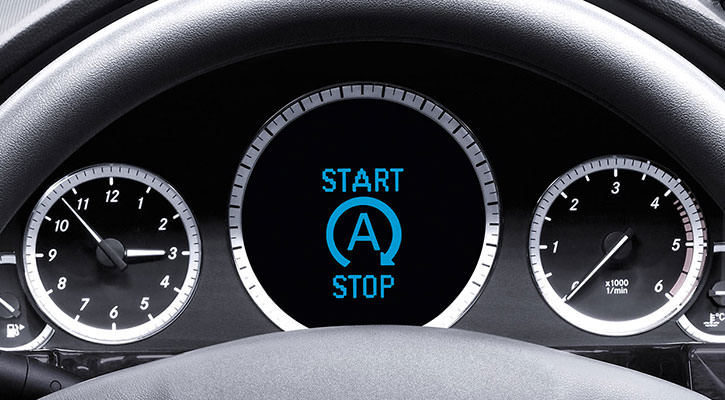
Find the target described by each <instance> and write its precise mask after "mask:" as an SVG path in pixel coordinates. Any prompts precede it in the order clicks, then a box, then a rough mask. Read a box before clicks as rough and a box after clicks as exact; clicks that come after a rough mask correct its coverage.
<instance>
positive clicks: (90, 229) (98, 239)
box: [60, 197, 103, 243]
mask: <svg viewBox="0 0 725 400" xmlns="http://www.w3.org/2000/svg"><path fill="white" fill-rule="evenodd" d="M60 199H61V201H63V204H65V205H66V206H67V207H68V209H69V210H70V211H71V212H72V213H73V215H74V216H75V217H76V218H77V219H78V221H80V223H81V225H83V227H84V228H86V230H87V231H88V233H90V234H91V236H93V239H94V240H95V241H96V243H101V241H102V240H103V239H102V238H101V235H99V234H98V233H96V231H94V230H93V228H91V226H90V225H88V223H87V222H86V221H85V220H83V218H81V216H80V215H78V213H77V212H76V210H75V209H74V208H73V207H71V205H70V204H68V202H67V201H65V199H64V198H62V197H61V198H60Z"/></svg>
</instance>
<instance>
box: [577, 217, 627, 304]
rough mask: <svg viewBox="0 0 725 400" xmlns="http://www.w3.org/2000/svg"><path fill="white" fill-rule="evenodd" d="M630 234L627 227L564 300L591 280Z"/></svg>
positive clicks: (625, 241)
mask: <svg viewBox="0 0 725 400" xmlns="http://www.w3.org/2000/svg"><path fill="white" fill-rule="evenodd" d="M631 236H632V230H631V229H627V230H626V231H625V232H624V234H623V235H622V238H621V239H619V241H618V242H617V244H615V245H614V247H612V249H611V250H609V252H608V253H607V254H605V255H604V257H603V258H602V259H601V260H599V262H598V263H597V265H596V266H595V267H594V269H593V270H592V271H591V272H589V275H587V276H586V278H584V280H583V281H581V282H580V283H579V284H578V285H576V287H574V290H572V291H571V293H569V294H568V295H567V296H566V297H565V298H564V301H569V300H571V298H572V297H574V295H575V294H577V293H578V292H579V289H581V288H582V286H584V285H585V284H586V283H587V282H589V280H591V279H592V277H593V276H594V275H595V274H596V273H597V272H599V270H600V269H601V268H602V267H603V266H604V264H606V263H607V261H609V259H610V258H612V257H613V256H614V255H615V254H616V253H617V251H619V249H621V248H622V246H624V244H625V243H627V241H628V240H629V239H630V238H631Z"/></svg>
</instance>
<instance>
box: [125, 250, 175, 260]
mask: <svg viewBox="0 0 725 400" xmlns="http://www.w3.org/2000/svg"><path fill="white" fill-rule="evenodd" d="M165 255H166V250H148V249H126V254H125V257H124V258H126V259H129V258H143V257H163V256H165Z"/></svg>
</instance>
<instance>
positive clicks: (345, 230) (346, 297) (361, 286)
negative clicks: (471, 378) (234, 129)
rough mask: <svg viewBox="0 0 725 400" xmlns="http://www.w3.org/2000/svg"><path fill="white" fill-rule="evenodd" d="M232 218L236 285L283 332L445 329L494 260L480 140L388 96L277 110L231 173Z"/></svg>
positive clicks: (309, 98) (413, 99)
mask: <svg viewBox="0 0 725 400" xmlns="http://www.w3.org/2000/svg"><path fill="white" fill-rule="evenodd" d="M229 207H230V212H229V224H230V236H231V245H232V249H233V252H234V259H235V262H236V264H237V268H238V271H239V276H240V277H241V279H242V283H243V285H244V287H245V289H246V290H247V291H248V292H249V294H250V296H251V297H252V299H254V301H255V302H256V303H257V305H259V307H260V308H261V309H262V310H263V311H264V312H265V313H266V315H267V316H268V317H269V318H270V319H271V320H272V321H274V322H275V323H276V324H277V325H278V326H279V327H281V328H282V329H299V328H303V327H318V326H329V325H352V324H408V325H428V326H436V327H449V326H451V325H452V324H453V323H454V322H456V321H457V320H458V318H460V317H461V315H463V313H464V312H465V311H466V310H467V309H468V307H470V305H471V304H472V303H473V302H474V301H475V300H476V298H477V297H478V294H479V293H480V291H481V289H482V287H483V285H484V284H485V282H486V278H487V276H488V273H489V270H490V269H491V266H492V265H493V261H494V256H495V254H496V248H497V246H498V231H499V224H500V218H499V200H498V194H497V190H496V183H495V181H494V178H493V175H492V173H491V168H490V165H489V163H488V160H487V159H486V156H485V154H484V152H483V149H482V148H481V145H480V144H479V142H478V140H477V139H476V137H475V136H474V135H473V133H472V132H471V131H470V130H469V129H468V128H467V127H466V126H465V125H464V124H463V123H462V122H461V121H460V120H458V119H457V118H456V117H455V116H453V115H452V114H451V113H450V112H448V111H447V110H445V109H444V108H443V107H441V106H440V105H438V104H437V103H436V102H435V101H433V100H432V99H430V98H428V97H425V96H422V95H420V94H417V93H415V92H412V91H410V90H407V89H401V88H399V87H395V86H390V85H382V84H372V83H363V84H351V85H341V86H334V87H330V88H326V89H323V90H319V91H316V92H314V93H311V94H307V95H305V96H302V97H300V98H299V99H297V100H295V101H293V102H292V103H290V104H289V105H288V106H287V107H285V108H284V109H282V110H281V111H280V112H279V113H278V114H276V115H275V116H274V117H273V118H272V119H271V120H270V121H269V122H268V123H267V124H265V125H264V126H263V127H262V129H261V130H260V131H259V133H258V134H257V136H256V137H255V139H254V141H253V142H252V144H251V145H250V146H249V149H248V150H247V151H246V153H245V154H244V156H243V158H242V159H241V162H240V164H239V168H238V171H237V176H236V179H235V182H234V188H233V190H232V195H231V201H230V205H229Z"/></svg>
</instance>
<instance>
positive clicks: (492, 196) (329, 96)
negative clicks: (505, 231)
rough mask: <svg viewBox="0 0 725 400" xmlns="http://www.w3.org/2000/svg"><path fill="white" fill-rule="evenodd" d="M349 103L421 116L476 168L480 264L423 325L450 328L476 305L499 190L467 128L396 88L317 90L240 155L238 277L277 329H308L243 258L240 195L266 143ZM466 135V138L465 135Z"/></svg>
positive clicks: (494, 241) (233, 221)
mask: <svg viewBox="0 0 725 400" xmlns="http://www.w3.org/2000/svg"><path fill="white" fill-rule="evenodd" d="M352 99H375V100H380V101H389V102H392V103H397V104H400V105H403V106H405V107H408V108H410V109H412V110H415V111H417V112H420V113H422V114H423V115H425V116H426V117H428V118H430V119H431V120H433V121H435V122H436V123H437V124H438V125H439V126H441V127H442V128H443V129H444V130H445V131H447V132H448V133H449V134H450V135H451V137H452V138H454V139H455V140H456V142H457V143H458V144H459V145H460V146H461V148H462V149H463V150H464V152H465V153H466V155H467V157H468V158H469V160H470V161H471V164H472V165H471V166H472V167H473V168H474V170H475V173H476V176H477V178H478V180H479V184H480V186H481V191H482V194H483V199H484V204H485V221H483V222H482V224H484V225H485V233H484V240H483V243H482V244H481V247H482V248H481V253H480V256H479V260H478V262H477V264H476V267H475V269H474V271H473V273H472V274H471V277H470V279H469V280H468V282H467V283H466V285H465V286H464V287H463V288H462V290H461V291H460V293H459V294H458V296H457V297H456V298H455V299H454V301H453V302H452V303H451V304H450V305H449V306H448V307H447V308H446V309H445V310H444V311H443V312H442V313H440V314H439V315H438V316H437V317H435V318H434V319H433V320H431V321H429V322H428V323H426V324H425V326H428V327H438V328H448V327H450V326H452V325H453V324H454V323H455V322H456V321H458V319H460V318H461V316H463V314H465V313H466V311H468V309H469V308H470V307H471V305H472V304H473V303H474V302H475V301H476V299H477V298H478V296H479V295H480V293H481V291H482V289H483V287H484V286H485V283H486V280H487V278H488V275H489V273H490V271H491V267H492V265H493V263H494V260H495V257H496V250H497V247H498V244H499V229H500V224H501V217H500V215H501V214H500V205H499V196H498V189H497V185H496V182H495V179H494V176H493V173H492V171H491V167H490V165H489V163H488V160H487V158H486V156H485V154H484V152H483V150H482V149H481V148H480V144H479V143H478V141H477V140H476V139H475V136H474V135H473V133H472V132H471V131H470V129H469V128H468V127H467V126H466V125H465V124H464V123H463V122H461V121H460V120H459V119H458V118H456V117H455V116H453V115H452V114H451V113H450V112H448V111H447V110H446V109H445V108H443V107H442V106H440V105H438V103H437V102H435V101H433V100H431V99H430V98H428V97H425V96H423V95H421V94H418V93H416V92H413V91H411V90H408V89H404V88H401V87H398V86H394V85H389V84H381V83H367V82H362V83H347V84H340V85H334V86H330V87H326V88H323V89H320V90H316V91H314V92H311V93H308V94H306V95H303V96H301V97H299V98H298V99H296V100H294V101H292V102H291V103H289V104H288V105H287V106H285V107H284V108H283V109H282V110H281V111H280V112H278V113H277V114H275V115H274V116H273V117H272V118H271V119H270V120H269V121H267V122H266V123H265V124H264V125H263V126H262V128H261V129H260V130H259V132H258V134H257V136H255V138H254V140H253V142H252V145H251V146H250V147H249V148H248V149H247V151H246V152H245V154H244V156H243V157H242V162H241V163H240V166H239V167H238V170H237V175H236V177H235V179H234V182H233V187H232V193H231V197H230V203H229V205H230V207H229V233H230V242H231V247H232V253H233V257H234V262H235V264H236V267H237V272H238V273H239V278H240V279H241V281H242V285H243V286H244V288H245V290H246V291H247V292H248V293H249V295H250V297H251V298H252V300H254V302H255V303H256V304H257V306H258V307H259V308H260V309H261V310H262V312H263V313H264V314H265V315H266V316H267V317H268V318H269V319H270V320H271V321H272V322H274V323H275V324H276V325H277V326H278V327H279V328H280V329H282V330H285V331H290V330H297V329H305V328H306V326H305V325H303V324H301V323H300V322H298V321H296V320H295V319H294V318H292V317H291V316H290V315H289V314H287V313H286V312H285V311H284V310H282V309H281V308H280V307H279V306H278V305H277V304H276V303H275V302H274V300H272V298H271V297H270V296H269V295H268V294H267V292H266V291H265V290H264V288H263V287H262V285H261V284H260V282H259V280H258V278H257V276H256V275H255V273H254V270H253V266H252V265H251V263H250V261H249V257H248V256H247V252H246V247H245V244H244V235H243V232H242V207H243V202H244V192H245V188H246V186H247V181H248V179H249V175H250V174H251V173H252V171H253V169H254V166H255V163H256V161H257V159H258V158H259V157H260V155H261V154H262V153H263V151H264V149H265V147H266V146H267V145H268V143H270V142H271V141H272V139H273V136H274V135H276V134H277V133H278V132H280V131H281V130H282V129H283V128H284V127H285V126H286V125H287V124H289V123H291V122H292V121H294V120H295V119H297V118H298V117H300V116H301V115H303V114H305V113H306V112H308V111H310V110H313V109H315V108H318V107H320V106H323V105H325V104H330V103H333V102H338V101H346V100H352ZM462 131H463V132H462ZM464 132H465V134H463V133H464ZM487 244H488V245H487Z"/></svg>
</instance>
